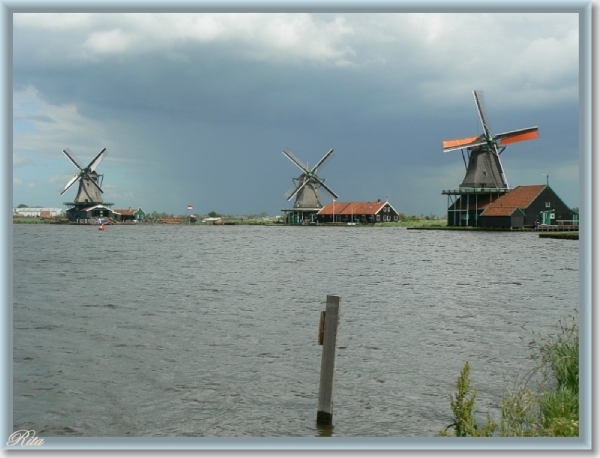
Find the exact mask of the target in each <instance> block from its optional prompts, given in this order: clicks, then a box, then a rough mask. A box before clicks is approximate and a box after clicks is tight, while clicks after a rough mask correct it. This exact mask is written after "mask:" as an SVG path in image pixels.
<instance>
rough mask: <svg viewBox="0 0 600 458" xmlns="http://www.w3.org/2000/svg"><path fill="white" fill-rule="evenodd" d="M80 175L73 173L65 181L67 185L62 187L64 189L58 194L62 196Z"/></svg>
mask: <svg viewBox="0 0 600 458" xmlns="http://www.w3.org/2000/svg"><path fill="white" fill-rule="evenodd" d="M80 177H81V174H79V175H75V176H74V177H73V178H71V179H70V180H69V182H68V183H67V185H66V186H65V187H64V189H63V190H62V191H61V193H60V195H61V196H62V195H63V194H64V193H65V192H66V191H67V189H69V188H70V187H71V186H73V183H75V182H76V181H77V180H78V179H79V178H80Z"/></svg>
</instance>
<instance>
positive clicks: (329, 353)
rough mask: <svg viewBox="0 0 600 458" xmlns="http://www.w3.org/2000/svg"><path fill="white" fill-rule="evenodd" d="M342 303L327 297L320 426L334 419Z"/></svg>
mask: <svg viewBox="0 0 600 458" xmlns="http://www.w3.org/2000/svg"><path fill="white" fill-rule="evenodd" d="M341 301H342V298H341V297H340V296H330V295H327V303H326V305H325V317H324V319H325V323H324V326H323V327H322V328H323V339H322V344H323V356H322V357H321V382H320V383H319V406H318V407H317V424H319V425H331V424H332V419H333V381H334V378H335V353H336V350H337V331H338V324H339V322H340V302H341ZM321 321H323V314H321ZM319 343H321V338H319Z"/></svg>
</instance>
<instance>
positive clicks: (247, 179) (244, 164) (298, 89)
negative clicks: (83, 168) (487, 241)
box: [13, 12, 579, 215]
mask: <svg viewBox="0 0 600 458" xmlns="http://www.w3.org/2000/svg"><path fill="white" fill-rule="evenodd" d="M13 25H14V30H13V37H14V39H13V53H14V55H13V65H14V66H13V77H14V80H13V103H14V108H13V110H14V117H13V121H14V128H13V131H14V149H13V204H14V205H15V206H16V205H18V204H21V203H23V204H26V205H29V206H33V205H40V206H47V207H63V208H64V205H63V202H66V201H72V200H73V199H74V197H75V194H76V191H77V186H73V187H72V188H71V189H69V190H68V191H67V192H66V193H65V194H64V195H62V196H61V195H60V191H61V190H62V188H63V187H64V185H65V184H66V183H67V182H68V181H69V179H70V178H71V177H72V176H73V174H74V173H75V172H76V171H77V170H76V169H75V167H74V166H73V165H72V164H71V163H70V162H69V161H68V160H67V158H66V157H65V156H64V155H63V153H62V150H63V149H64V148H65V147H70V148H71V149H72V150H73V151H74V152H75V154H76V155H77V156H78V157H79V158H80V159H81V161H82V162H83V163H84V165H87V163H88V162H89V161H91V159H92V158H93V156H94V155H95V154H96V153H98V152H99V151H100V150H101V149H102V148H103V147H106V148H108V151H109V155H108V156H107V158H106V159H105V160H104V161H103V162H102V163H101V165H100V166H99V167H98V169H97V171H98V172H99V173H101V174H104V181H103V186H102V188H103V190H104V191H105V192H104V200H105V201H106V202H112V203H114V208H124V207H142V208H143V209H144V210H145V211H147V212H151V211H153V210H156V211H159V212H163V211H164V212H167V213H176V214H184V213H186V206H187V205H188V204H192V205H193V206H194V212H195V213H204V214H205V213H208V212H209V211H211V210H215V211H217V212H219V213H224V214H251V213H261V212H267V213H268V214H270V215H276V214H279V213H280V209H281V208H286V207H290V206H291V204H292V203H293V202H287V201H286V199H285V197H284V194H285V192H286V191H287V190H288V189H289V188H290V186H291V185H292V181H291V178H292V177H297V176H298V175H299V173H300V170H299V169H298V168H297V167H296V166H295V165H294V164H293V163H292V162H290V161H289V160H288V159H287V158H286V157H285V156H284V155H283V154H282V153H281V152H282V150H284V149H288V150H290V151H292V152H293V153H294V154H295V155H296V156H297V157H298V158H299V159H300V160H302V161H303V162H304V163H307V164H308V166H312V165H314V164H315V163H316V162H317V161H318V160H319V159H320V158H321V157H322V156H323V155H324V154H325V153H326V152H327V151H328V150H329V149H331V148H333V149H334V150H335V152H336V155H335V157H334V158H333V159H332V160H331V161H330V162H329V163H328V164H327V166H326V167H325V168H324V169H323V170H322V171H321V173H320V174H319V175H320V176H321V178H325V179H326V184H327V185H328V186H329V187H330V188H331V189H333V190H334V191H335V192H336V193H337V194H338V195H339V200H340V201H367V200H371V201H372V200H377V199H385V198H386V197H387V198H389V201H390V203H391V204H392V205H393V206H394V207H395V208H396V209H397V210H399V211H401V212H404V213H406V214H409V215H412V214H430V213H433V214H436V215H444V214H445V211H446V207H447V205H446V204H447V197H446V196H444V195H442V194H441V192H442V190H444V189H452V188H456V187H458V185H459V184H460V183H461V182H462V179H463V177H464V174H465V167H464V164H463V160H462V157H461V153H460V151H454V152H450V153H445V154H444V153H442V148H441V142H442V140H447V139H454V138H460V137H466V136H472V135H477V134H479V133H481V130H482V128H481V125H480V122H479V118H478V115H477V111H476V107H475V103H474V100H473V96H472V93H471V91H472V90H474V89H477V90H483V91H484V94H485V102H486V105H487V114H488V117H489V120H490V124H491V127H492V131H493V132H494V133H500V132H505V131H508V130H514V129H519V128H524V127H530V126H539V133H540V138H539V139H537V140H533V141H528V142H522V143H517V144H514V145H510V146H509V147H508V148H507V149H506V150H505V151H504V152H503V153H502V156H501V157H502V163H503V165H504V168H505V171H506V175H507V179H508V182H509V185H510V186H511V187H516V186H518V185H525V184H542V183H545V182H546V174H549V175H550V185H551V186H552V187H553V188H554V189H555V191H556V192H557V193H558V194H559V196H560V197H561V198H562V199H563V200H564V202H565V203H566V204H567V205H569V206H571V207H575V206H578V205H579V202H578V193H579V179H578V177H579V160H578V159H579V150H578V127H579V119H578V96H579V92H578V91H579V85H578V77H579V57H578V53H579V35H578V34H579V28H578V16H577V15H576V14H574V13H573V14H558V13H549V14H540V13H539V12H536V13H531V14H525V13H514V14H513V13H489V14H458V13H448V14H433V13H425V14H406V13H398V14H390V13H373V14H364V13H348V14H334V13H328V14H291V13H290V14H165V13H163V14H125V13H116V14H100V13H94V14H40V13H23V14H15V15H14V23H13ZM322 197H323V201H324V203H327V202H330V201H331V196H330V195H329V194H327V192H326V191H324V190H323V191H322Z"/></svg>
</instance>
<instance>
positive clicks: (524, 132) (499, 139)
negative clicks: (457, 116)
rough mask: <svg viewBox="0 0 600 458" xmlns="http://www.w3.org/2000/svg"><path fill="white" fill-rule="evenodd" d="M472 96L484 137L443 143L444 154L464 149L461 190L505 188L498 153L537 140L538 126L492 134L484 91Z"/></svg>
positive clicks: (506, 185) (504, 178) (504, 177)
mask: <svg viewBox="0 0 600 458" xmlns="http://www.w3.org/2000/svg"><path fill="white" fill-rule="evenodd" d="M473 97H475V105H476V106H477V113H479V119H480V120H481V125H482V126H483V134H481V135H476V136H473V137H466V138H460V139H458V140H446V141H443V142H442V148H443V151H444V153H447V152H449V151H454V150H457V149H460V150H463V149H466V150H467V153H468V164H467V160H465V157H464V151H463V160H464V161H465V168H466V170H467V172H466V174H465V178H464V180H463V182H462V184H461V185H460V186H461V187H462V188H504V189H508V188H509V186H508V181H507V179H506V174H505V173H504V169H503V168H502V163H501V162H500V154H501V153H502V152H503V151H504V149H505V148H506V145H509V144H511V143H516V142H521V141H525V140H532V139H534V138H538V137H539V135H538V128H537V126H536V127H527V128H525V129H519V130H512V131H510V132H503V133H501V134H498V135H493V134H492V132H491V128H490V123H489V121H488V120H487V116H486V110H485V102H484V99H483V91H473Z"/></svg>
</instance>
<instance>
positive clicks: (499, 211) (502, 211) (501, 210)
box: [481, 205, 520, 216]
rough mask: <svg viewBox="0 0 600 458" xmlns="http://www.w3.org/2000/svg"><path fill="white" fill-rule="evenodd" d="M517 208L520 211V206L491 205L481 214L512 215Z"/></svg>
mask: <svg viewBox="0 0 600 458" xmlns="http://www.w3.org/2000/svg"><path fill="white" fill-rule="evenodd" d="M517 210H519V211H520V209H519V208H518V207H494V206H492V205H490V206H489V207H488V208H487V209H486V210H485V211H484V212H483V213H482V214H481V216H511V215H512V214H513V213H514V212H515V211H517Z"/></svg>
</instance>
